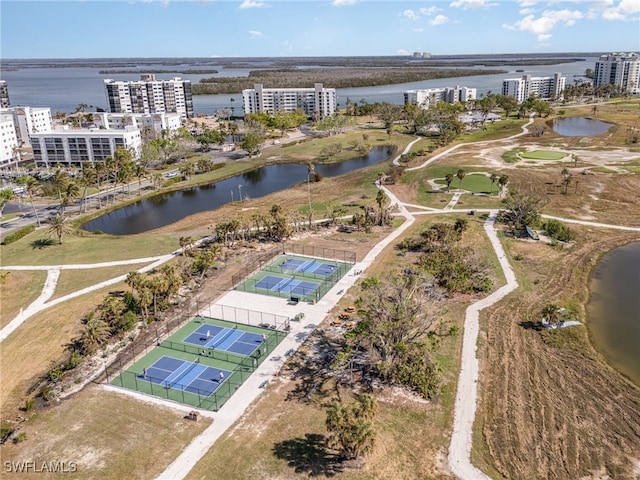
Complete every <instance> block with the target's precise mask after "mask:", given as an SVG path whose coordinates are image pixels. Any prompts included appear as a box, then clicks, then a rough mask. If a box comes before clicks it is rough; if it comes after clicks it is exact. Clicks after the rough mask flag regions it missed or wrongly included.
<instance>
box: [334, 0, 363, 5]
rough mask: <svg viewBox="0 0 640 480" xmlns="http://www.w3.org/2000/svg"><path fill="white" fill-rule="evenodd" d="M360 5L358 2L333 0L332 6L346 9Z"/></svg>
mask: <svg viewBox="0 0 640 480" xmlns="http://www.w3.org/2000/svg"><path fill="white" fill-rule="evenodd" d="M356 3H358V0H333V1H332V2H331V5H333V6H334V7H344V6H346V5H355V4H356Z"/></svg>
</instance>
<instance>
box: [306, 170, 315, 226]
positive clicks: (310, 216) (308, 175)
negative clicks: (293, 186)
mask: <svg viewBox="0 0 640 480" xmlns="http://www.w3.org/2000/svg"><path fill="white" fill-rule="evenodd" d="M315 173H316V171H315V167H314V165H313V163H311V162H309V163H307V194H308V196H309V230H311V222H312V220H313V210H312V209H311V187H310V186H309V177H310V176H311V175H312V174H313V175H315Z"/></svg>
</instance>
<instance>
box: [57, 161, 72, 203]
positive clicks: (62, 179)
mask: <svg viewBox="0 0 640 480" xmlns="http://www.w3.org/2000/svg"><path fill="white" fill-rule="evenodd" d="M70 181H71V180H70V178H69V174H68V173H67V172H65V171H64V170H56V173H55V174H54V175H53V186H54V187H55V189H56V190H57V192H58V198H59V199H60V211H61V212H62V210H63V208H64V202H63V200H62V192H64V191H65V190H66V189H67V185H68V184H69V182H70Z"/></svg>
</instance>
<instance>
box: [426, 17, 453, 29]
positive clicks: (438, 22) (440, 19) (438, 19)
mask: <svg viewBox="0 0 640 480" xmlns="http://www.w3.org/2000/svg"><path fill="white" fill-rule="evenodd" d="M445 23H449V17H445V16H444V15H436V16H435V17H433V20H431V21H430V22H429V25H432V26H434V27H435V26H436V25H444V24H445Z"/></svg>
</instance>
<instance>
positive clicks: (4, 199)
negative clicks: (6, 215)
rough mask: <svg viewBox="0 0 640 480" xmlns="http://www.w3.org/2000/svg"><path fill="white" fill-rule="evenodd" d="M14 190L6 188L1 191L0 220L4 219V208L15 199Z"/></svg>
mask: <svg viewBox="0 0 640 480" xmlns="http://www.w3.org/2000/svg"><path fill="white" fill-rule="evenodd" d="M13 196H14V194H13V190H11V189H10V188H5V189H3V190H0V218H2V211H3V210H4V207H5V206H6V205H7V203H9V202H10V201H11V200H12V199H13Z"/></svg>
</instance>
